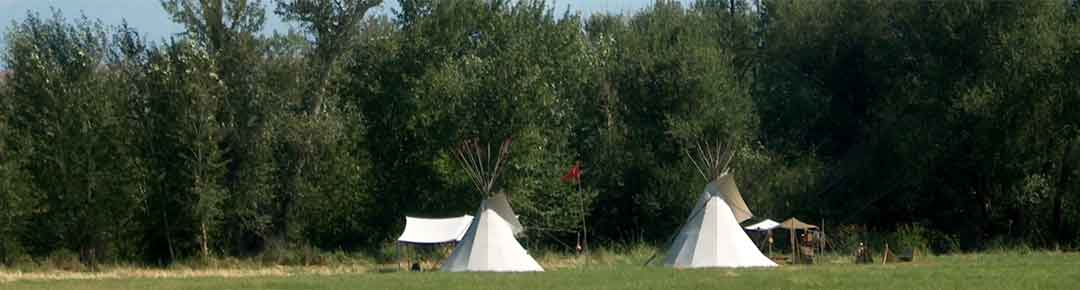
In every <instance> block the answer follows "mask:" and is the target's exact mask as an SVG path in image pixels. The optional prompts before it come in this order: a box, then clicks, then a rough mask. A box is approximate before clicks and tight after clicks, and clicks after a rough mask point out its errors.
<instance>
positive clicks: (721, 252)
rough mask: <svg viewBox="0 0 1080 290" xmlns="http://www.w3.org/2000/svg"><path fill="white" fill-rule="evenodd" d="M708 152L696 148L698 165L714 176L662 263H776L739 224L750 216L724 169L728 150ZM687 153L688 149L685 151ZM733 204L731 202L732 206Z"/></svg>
mask: <svg viewBox="0 0 1080 290" xmlns="http://www.w3.org/2000/svg"><path fill="white" fill-rule="evenodd" d="M722 148H723V147H722V146H718V147H717V148H716V150H717V151H718V152H711V153H707V152H706V151H708V150H707V149H705V150H703V149H701V148H699V152H701V161H702V162H704V163H705V165H706V166H707V167H708V168H709V171H708V172H706V171H705V170H704V169H703V168H702V167H701V166H700V165H697V161H695V165H697V166H698V169H699V171H701V173H702V176H706V177H707V176H714V178H712V179H711V181H710V182H709V184H708V185H706V186H705V189H704V190H703V192H702V194H701V197H700V198H698V201H697V203H696V204H695V205H694V207H693V211H691V213H690V217H689V218H687V220H686V224H683V226H682V228H680V229H679V232H678V233H677V234H676V236H675V238H674V239H673V240H672V243H671V246H670V247H669V248H668V250H667V253H666V254H665V256H664V261H663V264H664V266H668V267H675V268H709V267H775V266H776V263H774V262H773V261H772V260H769V258H767V257H765V255H764V254H762V253H761V251H760V250H758V248H757V246H756V245H754V242H753V241H751V240H750V237H749V236H747V235H746V232H744V231H743V229H742V227H741V226H740V225H739V222H740V221H741V220H746V219H748V218H750V217H751V216H753V215H752V214H751V213H750V209H749V208H747V206H746V203H744V202H743V199H742V196H741V195H740V194H739V191H738V190H739V189H738V187H737V186H735V179H734V178H733V177H732V176H731V174H730V173H729V172H728V171H727V163H729V162H730V161H731V154H733V153H731V151H727V152H723V149H722ZM687 154H688V155H689V152H688V153H687ZM733 205H734V206H733Z"/></svg>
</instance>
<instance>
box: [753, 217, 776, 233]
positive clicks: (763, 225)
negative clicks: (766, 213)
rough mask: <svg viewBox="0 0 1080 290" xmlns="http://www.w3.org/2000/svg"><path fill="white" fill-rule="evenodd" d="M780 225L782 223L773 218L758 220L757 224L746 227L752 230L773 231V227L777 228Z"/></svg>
mask: <svg viewBox="0 0 1080 290" xmlns="http://www.w3.org/2000/svg"><path fill="white" fill-rule="evenodd" d="M779 226H780V223H778V222H776V221H774V220H771V219H765V220H763V221H760V222H758V223H756V224H752V225H749V226H746V227H745V229H747V230H751V231H771V230H773V229H775V228H777V227H779Z"/></svg>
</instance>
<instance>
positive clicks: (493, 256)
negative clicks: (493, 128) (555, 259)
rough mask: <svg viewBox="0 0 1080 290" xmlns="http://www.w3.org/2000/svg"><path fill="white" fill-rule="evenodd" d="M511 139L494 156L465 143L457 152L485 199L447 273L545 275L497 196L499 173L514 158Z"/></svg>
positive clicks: (507, 207)
mask: <svg viewBox="0 0 1080 290" xmlns="http://www.w3.org/2000/svg"><path fill="white" fill-rule="evenodd" d="M510 143H511V140H510V139H506V141H504V142H503V144H502V146H500V147H499V151H498V153H497V154H492V152H491V149H490V148H491V146H481V145H480V143H479V142H478V141H476V140H472V141H465V142H464V143H462V144H461V146H459V147H458V148H457V150H456V151H455V152H456V153H457V156H458V160H459V161H461V163H462V165H463V168H464V169H465V173H466V174H468V175H469V178H470V179H471V180H472V181H473V185H474V186H476V189H477V190H478V191H479V192H480V193H481V194H483V196H484V197H485V198H484V200H483V201H481V202H480V208H479V209H477V210H476V217H475V218H473V219H472V222H471V223H470V224H469V228H468V230H467V231H465V235H464V236H462V238H461V242H459V243H458V244H457V247H455V248H454V251H453V252H452V253H450V256H449V257H447V258H446V261H444V262H443V263H442V271H444V272H529V271H544V268H542V267H540V264H539V263H537V262H536V260H534V259H533V257H532V256H529V253H528V252H526V251H525V248H524V247H522V246H521V244H520V243H518V241H517V239H516V238H514V236H515V235H517V234H520V233H521V232H524V231H525V227H523V226H521V223H520V222H519V221H518V218H517V215H515V214H514V210H513V209H512V208H510V201H509V200H508V198H507V196H506V194H504V193H501V192H499V193H494V191H493V190H492V189H493V188H494V187H495V181H496V179H497V178H498V176H499V172H500V171H499V170H500V169H502V168H503V165H504V164H505V163H506V160H507V159H508V158H509V156H510Z"/></svg>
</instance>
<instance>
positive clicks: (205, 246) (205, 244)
mask: <svg viewBox="0 0 1080 290" xmlns="http://www.w3.org/2000/svg"><path fill="white" fill-rule="evenodd" d="M200 227H201V230H202V236H201V237H200V238H199V240H200V242H201V244H202V257H203V258H204V259H205V258H210V246H209V241H210V235H209V234H208V233H207V231H206V222H205V221H204V222H202V223H201V224H200Z"/></svg>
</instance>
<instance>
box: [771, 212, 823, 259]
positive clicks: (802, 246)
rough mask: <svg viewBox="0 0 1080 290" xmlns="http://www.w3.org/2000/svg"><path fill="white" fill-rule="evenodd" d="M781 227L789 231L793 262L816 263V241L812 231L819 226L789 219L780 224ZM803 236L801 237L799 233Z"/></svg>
mask: <svg viewBox="0 0 1080 290" xmlns="http://www.w3.org/2000/svg"><path fill="white" fill-rule="evenodd" d="M780 227H781V228H784V229H787V230H788V239H789V240H788V242H789V243H790V244H791V262H792V263H794V264H812V263H814V252H815V251H814V248H815V246H814V241H813V240H812V237H813V236H814V235H812V234H810V231H813V230H817V229H818V226H816V225H812V224H808V223H805V222H803V221H800V220H799V219H797V218H794V217H793V218H789V219H787V220H785V221H784V222H781V223H780ZM799 231H802V233H803V235H802V236H799V235H798V232H799Z"/></svg>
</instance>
